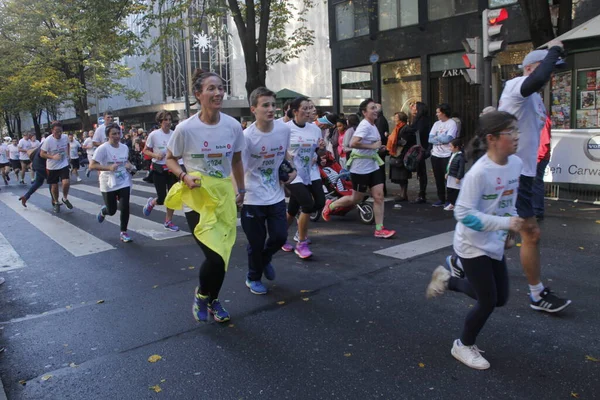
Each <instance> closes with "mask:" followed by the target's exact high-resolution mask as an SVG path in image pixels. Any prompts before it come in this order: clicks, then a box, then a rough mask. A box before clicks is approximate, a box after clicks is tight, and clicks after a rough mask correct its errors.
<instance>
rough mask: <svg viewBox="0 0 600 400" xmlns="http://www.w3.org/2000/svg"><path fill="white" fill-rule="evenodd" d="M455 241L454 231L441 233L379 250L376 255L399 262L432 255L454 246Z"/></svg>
mask: <svg viewBox="0 0 600 400" xmlns="http://www.w3.org/2000/svg"><path fill="white" fill-rule="evenodd" d="M453 240H454V231H450V232H446V233H440V234H439V235H434V236H429V237H426V238H424V239H419V240H415V241H412V242H408V243H403V244H399V245H397V246H392V247H388V248H387V249H382V250H378V251H376V252H375V254H381V255H382V256H388V257H393V258H397V259H399V260H408V259H409V258H413V257H417V256H420V255H422V254H427V253H432V252H434V251H436V250H440V249H443V248H444V247H448V246H451V245H452V242H453Z"/></svg>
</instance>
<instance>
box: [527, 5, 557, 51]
mask: <svg viewBox="0 0 600 400" xmlns="http://www.w3.org/2000/svg"><path fill="white" fill-rule="evenodd" d="M519 4H520V5H521V8H522V10H523V14H524V15H525V18H526V19H527V22H528V24H529V36H531V42H532V43H533V47H539V46H541V45H543V44H544V43H547V42H549V41H550V40H552V39H554V38H555V36H554V30H553V29H552V19H551V18H550V7H549V6H548V0H519Z"/></svg>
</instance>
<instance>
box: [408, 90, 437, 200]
mask: <svg viewBox="0 0 600 400" xmlns="http://www.w3.org/2000/svg"><path fill="white" fill-rule="evenodd" d="M410 111H411V114H412V124H411V127H412V128H413V129H415V131H416V133H417V137H418V138H419V144H420V145H421V146H422V147H423V148H424V149H425V157H423V160H421V162H420V163H419V166H418V167H417V178H418V179H419V196H418V197H417V199H416V200H415V201H413V203H417V204H425V203H427V164H426V160H427V159H428V158H429V157H430V156H431V149H432V147H433V145H432V144H431V143H429V131H431V120H430V118H429V108H428V107H427V104H425V103H423V102H420V101H417V102H416V103H415V104H413V105H411V106H410Z"/></svg>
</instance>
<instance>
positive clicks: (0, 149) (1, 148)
mask: <svg viewBox="0 0 600 400" xmlns="http://www.w3.org/2000/svg"><path fill="white" fill-rule="evenodd" d="M9 171H10V163H9V158H8V146H7V145H6V144H5V143H4V142H0V172H2V179H3V180H4V184H5V185H8V172H9Z"/></svg>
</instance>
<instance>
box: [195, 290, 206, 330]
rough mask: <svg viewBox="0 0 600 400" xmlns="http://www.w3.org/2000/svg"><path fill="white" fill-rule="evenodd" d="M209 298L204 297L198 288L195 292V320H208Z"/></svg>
mask: <svg viewBox="0 0 600 400" xmlns="http://www.w3.org/2000/svg"><path fill="white" fill-rule="evenodd" d="M207 306H208V296H202V295H201V294H200V293H198V287H197V286H196V290H195V291H194V307H193V309H192V312H193V313H194V319H195V320H196V321H198V322H200V321H206V320H207V319H208V308H207Z"/></svg>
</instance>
